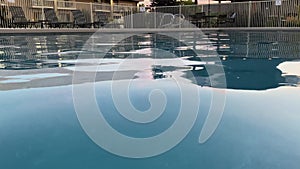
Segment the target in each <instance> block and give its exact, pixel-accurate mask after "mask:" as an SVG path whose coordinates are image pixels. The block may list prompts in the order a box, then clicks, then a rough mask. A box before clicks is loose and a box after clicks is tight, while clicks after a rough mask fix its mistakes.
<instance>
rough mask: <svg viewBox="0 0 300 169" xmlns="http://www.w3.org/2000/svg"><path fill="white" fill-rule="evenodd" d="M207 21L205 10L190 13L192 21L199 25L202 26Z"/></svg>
mask: <svg viewBox="0 0 300 169" xmlns="http://www.w3.org/2000/svg"><path fill="white" fill-rule="evenodd" d="M205 21H206V19H205V12H198V13H195V14H194V15H190V22H191V23H192V24H194V25H196V26H197V27H202V24H204V23H205Z"/></svg>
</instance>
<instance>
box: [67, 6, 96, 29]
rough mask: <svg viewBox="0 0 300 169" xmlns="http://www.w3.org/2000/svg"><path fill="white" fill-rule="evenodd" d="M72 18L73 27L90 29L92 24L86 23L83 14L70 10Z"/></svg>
mask: <svg viewBox="0 0 300 169" xmlns="http://www.w3.org/2000/svg"><path fill="white" fill-rule="evenodd" d="M72 14H73V17H74V27H77V28H90V27H92V25H93V24H94V23H89V22H87V20H86V18H85V16H84V14H83V12H82V11H80V10H72Z"/></svg>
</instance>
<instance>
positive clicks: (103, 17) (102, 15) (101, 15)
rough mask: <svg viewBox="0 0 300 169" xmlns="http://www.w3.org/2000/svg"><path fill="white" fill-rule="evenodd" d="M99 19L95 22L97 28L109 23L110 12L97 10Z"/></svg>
mask: <svg viewBox="0 0 300 169" xmlns="http://www.w3.org/2000/svg"><path fill="white" fill-rule="evenodd" d="M96 17H97V20H96V21H95V22H94V26H95V27H97V28H100V27H103V26H105V25H106V24H108V23H109V20H108V14H107V13H105V12H100V11H99V12H96Z"/></svg>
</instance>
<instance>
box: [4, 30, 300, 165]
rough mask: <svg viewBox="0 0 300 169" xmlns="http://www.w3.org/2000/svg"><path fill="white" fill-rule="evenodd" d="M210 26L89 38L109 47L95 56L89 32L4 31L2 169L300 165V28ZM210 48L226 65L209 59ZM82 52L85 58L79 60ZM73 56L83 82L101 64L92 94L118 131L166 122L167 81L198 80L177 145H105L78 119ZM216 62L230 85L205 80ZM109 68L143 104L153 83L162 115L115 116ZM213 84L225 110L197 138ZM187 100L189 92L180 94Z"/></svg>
mask: <svg viewBox="0 0 300 169" xmlns="http://www.w3.org/2000/svg"><path fill="white" fill-rule="evenodd" d="M207 34H208V37H204V36H203V37H194V36H193V33H184V34H182V39H180V40H179V41H176V40H174V39H172V38H170V37H165V36H160V35H155V34H145V35H141V36H133V37H130V38H127V39H124V41H122V42H114V41H112V42H103V43H99V42H95V45H96V46H97V48H98V49H101V48H105V47H107V46H109V45H111V44H113V45H114V47H113V48H112V49H111V50H110V51H109V52H108V53H107V54H106V56H105V58H104V59H101V62H98V61H99V58H97V57H88V56H89V55H91V56H92V55H94V56H97V52H93V51H84V52H81V47H82V46H83V45H84V43H85V41H86V40H87V39H88V37H89V36H85V35H82V36H74V35H68V36H63V35H53V36H28V37H25V40H24V37H22V36H10V37H8V36H4V37H3V36H2V37H1V38H0V41H1V42H2V43H1V45H0V68H1V70H0V107H1V109H0V148H1V151H0V168H1V169H2V168H3V169H4V168H5V169H17V168H24V169H27V168H28V169H41V168H42V169H53V168H72V169H83V168H91V169H93V168H108V169H109V168H112V169H119V168H122V169H130V168H141V169H155V168H158V169H160V168H162V169H183V168H191V169H202V168H203V169H210V168H217V169H244V168H251V169H263V168H272V169H282V168H288V169H299V162H298V161H299V158H300V153H299V152H300V142H299V140H300V136H299V134H298V133H299V132H300V127H299V124H300V114H299V109H300V105H299V103H298V102H299V96H300V90H299V89H300V88H299V85H300V78H299V77H300V72H299V66H300V61H299V60H297V59H299V53H298V51H299V50H298V47H299V45H298V44H297V43H299V42H296V39H297V37H299V36H292V35H298V33H283V34H284V35H285V36H286V37H285V36H281V35H280V36H279V37H277V36H276V35H277V33H267V34H263V33H254V32H236V33H233V32H217V33H215V32H211V33H207ZM262 35H263V36H262ZM261 36H262V37H261ZM284 38H291V40H290V41H289V40H285V39H284ZM208 39H209V40H210V41H207V40H208ZM294 43H295V44H296V45H294ZM158 44H159V45H158ZM154 48H158V49H154ZM273 49H274V50H273ZM275 49H276V50H275ZM285 49H286V50H285ZM193 50H197V53H198V54H199V55H198V54H195V52H194V51H193ZM214 50H217V54H218V57H219V58H220V59H221V61H222V64H219V63H216V62H214V61H210V58H211V57H214V56H212V53H213V51H214ZM257 52H258V53H257ZM82 53H85V56H87V58H82V59H79V60H76V59H77V58H78V55H79V54H82ZM215 54H216V53H215ZM203 57H205V58H206V59H205V60H204V59H203ZM75 64H76V66H77V67H76V70H77V71H78V72H77V73H78V76H79V77H80V78H81V79H79V81H78V82H80V83H81V82H82V83H84V82H87V79H86V77H87V76H88V75H89V74H90V73H91V72H93V71H96V72H97V73H96V76H95V81H96V83H95V99H96V101H97V103H98V104H99V107H100V108H101V111H102V112H103V115H104V116H105V118H106V119H107V121H108V122H109V124H110V125H112V127H113V128H114V129H116V130H117V131H119V132H121V133H123V134H125V135H127V136H132V137H149V136H154V135H156V134H158V133H161V132H162V131H164V130H165V129H168V128H169V127H170V125H172V124H173V122H174V120H175V119H176V117H177V115H178V110H179V109H180V101H181V100H180V99H181V97H180V92H179V89H178V88H177V86H176V84H175V83H171V82H174V81H172V79H173V78H174V77H178V76H180V78H181V80H182V79H183V80H184V81H185V82H188V83H193V84H192V85H193V86H194V85H198V86H197V88H198V89H199V92H200V93H201V94H199V97H201V99H200V106H199V114H198V117H197V119H196V123H195V125H194V127H193V128H192V130H191V131H190V133H189V134H188V135H187V137H186V138H185V139H183V140H182V142H181V143H180V144H179V145H178V146H176V147H174V148H173V149H172V150H170V151H168V152H166V153H164V154H161V155H159V156H156V157H153V158H146V159H128V158H122V157H118V156H115V155H113V154H110V153H108V152H106V151H104V150H103V149H101V148H99V147H98V146H96V145H95V144H94V143H93V141H92V140H90V138H89V137H88V136H87V135H86V133H84V131H83V129H82V128H81V126H80V124H79V122H78V119H77V117H76V113H75V110H74V102H73V96H72V86H71V84H72V78H73V77H72V75H73V73H74V70H75V68H74V65H75ZM220 66H222V68H223V69H224V73H225V75H226V80H227V88H229V90H215V88H213V87H211V86H212V85H211V83H218V81H219V80H220V79H219V72H214V71H211V72H210V73H211V74H210V75H209V76H208V73H207V69H208V68H210V70H215V68H217V67H220ZM115 73H119V74H118V75H120V76H118V78H114V80H124V81H126V80H128V79H134V80H133V82H132V86H130V88H129V92H128V93H129V95H130V100H131V101H132V104H133V105H135V107H136V108H137V109H138V110H141V111H142V110H147V109H148V108H149V106H151V105H150V103H149V97H148V96H149V95H148V94H149V92H150V91H152V89H157V88H156V87H157V86H159V87H160V88H161V89H162V91H163V92H164V93H165V95H166V97H167V98H168V102H167V105H166V110H165V112H164V113H163V115H162V116H161V117H160V118H158V119H157V120H156V121H154V122H152V123H149V124H134V123H132V122H129V121H128V120H127V119H125V118H124V117H123V116H121V115H120V114H119V112H118V110H116V107H115V104H114V98H113V96H112V93H111V88H110V87H111V82H112V81H111V80H112V79H113V76H114V75H115ZM178 79H179V78H178ZM202 86H204V87H202ZM274 88H276V89H274ZM231 89H233V90H231ZM236 89H237V90H236ZM267 89H273V90H267ZM250 90H251V91H250ZM212 91H226V97H227V99H226V102H225V103H224V105H225V110H224V113H223V118H222V120H221V123H220V125H219V126H218V128H217V130H216V131H215V133H214V134H213V136H212V137H211V138H210V139H209V140H208V142H206V143H205V144H199V143H198V139H199V133H200V131H201V129H202V126H203V124H204V121H205V119H206V117H207V112H209V109H210V108H211V107H210V105H211V104H212V103H211V101H212V97H213V95H212ZM121 92H123V91H121ZM125 92H126V91H125ZM89 99H90V98H89ZM91 99H94V98H91ZM189 99H194V98H192V97H190V98H188V99H187V100H184V101H189ZM88 101H89V100H88ZM86 110H90V108H89V107H88V108H86ZM187 113H189V112H187ZM112 141H114V140H112ZM125 149H127V150H128V151H130V149H128V147H125Z"/></svg>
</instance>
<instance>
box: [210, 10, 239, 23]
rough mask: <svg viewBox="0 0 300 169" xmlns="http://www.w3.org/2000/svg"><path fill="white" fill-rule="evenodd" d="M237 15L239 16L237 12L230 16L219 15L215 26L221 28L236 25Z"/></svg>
mask: <svg viewBox="0 0 300 169" xmlns="http://www.w3.org/2000/svg"><path fill="white" fill-rule="evenodd" d="M236 15H237V14H236V13H235V12H233V13H231V14H230V15H229V16H228V15H226V14H225V15H219V16H218V19H217V22H216V24H215V25H217V26H219V25H220V24H225V23H234V22H235V18H236Z"/></svg>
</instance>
